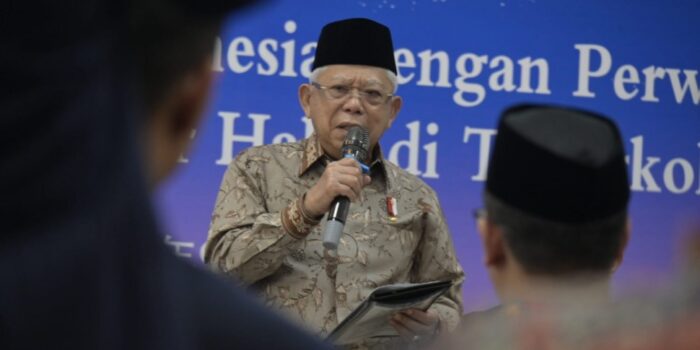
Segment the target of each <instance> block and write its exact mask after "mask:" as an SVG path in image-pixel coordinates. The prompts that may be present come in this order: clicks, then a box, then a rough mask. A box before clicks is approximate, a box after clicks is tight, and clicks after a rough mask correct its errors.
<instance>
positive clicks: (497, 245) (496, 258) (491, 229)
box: [477, 219, 506, 267]
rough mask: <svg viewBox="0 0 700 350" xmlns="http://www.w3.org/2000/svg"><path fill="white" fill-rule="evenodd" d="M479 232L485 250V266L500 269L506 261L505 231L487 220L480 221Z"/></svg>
mask: <svg viewBox="0 0 700 350" xmlns="http://www.w3.org/2000/svg"><path fill="white" fill-rule="evenodd" d="M477 230H478V231H479V236H480V238H481V243H482V246H483V249H484V265H486V267H500V266H503V265H504V264H505V261H506V249H505V241H504V239H503V231H502V230H501V228H499V227H498V226H496V225H494V224H493V223H491V222H489V221H488V220H487V219H479V221H478V223H477Z"/></svg>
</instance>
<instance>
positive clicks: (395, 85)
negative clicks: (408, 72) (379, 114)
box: [309, 66, 399, 95]
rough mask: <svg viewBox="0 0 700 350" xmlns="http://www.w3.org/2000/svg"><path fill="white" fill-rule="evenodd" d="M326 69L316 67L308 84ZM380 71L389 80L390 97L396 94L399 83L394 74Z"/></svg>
mask: <svg viewBox="0 0 700 350" xmlns="http://www.w3.org/2000/svg"><path fill="white" fill-rule="evenodd" d="M326 68H328V66H323V67H318V68H316V69H314V70H313V71H312V72H311V75H309V83H313V82H315V81H316V79H317V78H318V76H319V75H320V74H321V72H323V71H324V70H326ZM380 69H382V70H384V71H385V72H386V76H387V78H389V82H390V83H391V87H392V89H391V93H392V95H393V94H396V91H398V89H399V82H398V78H397V77H396V74H394V72H392V71H390V70H388V69H384V68H380Z"/></svg>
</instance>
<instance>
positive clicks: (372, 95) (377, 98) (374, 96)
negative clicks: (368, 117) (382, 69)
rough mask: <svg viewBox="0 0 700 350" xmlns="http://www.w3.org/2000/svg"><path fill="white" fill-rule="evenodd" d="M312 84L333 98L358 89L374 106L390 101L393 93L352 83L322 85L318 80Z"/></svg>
mask: <svg viewBox="0 0 700 350" xmlns="http://www.w3.org/2000/svg"><path fill="white" fill-rule="evenodd" d="M311 85H313V86H314V87H316V88H317V89H320V90H323V91H325V92H326V93H327V94H328V96H330V97H331V98H332V99H335V100H340V99H344V98H346V97H347V96H348V95H350V92H351V91H352V90H357V94H358V96H359V97H360V98H361V99H362V100H363V101H365V102H367V103H368V104H370V105H372V106H378V105H381V104H383V103H386V102H387V101H389V98H391V97H392V96H394V95H393V94H387V93H384V92H381V91H379V90H376V89H360V88H356V87H354V86H352V85H331V86H326V85H321V84H319V83H317V82H315V81H314V82H311Z"/></svg>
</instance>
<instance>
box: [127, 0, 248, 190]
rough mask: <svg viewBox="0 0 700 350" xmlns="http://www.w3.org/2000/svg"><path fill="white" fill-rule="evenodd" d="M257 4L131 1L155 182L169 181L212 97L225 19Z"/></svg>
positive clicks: (148, 156) (149, 159)
mask: <svg viewBox="0 0 700 350" xmlns="http://www.w3.org/2000/svg"><path fill="white" fill-rule="evenodd" d="M252 2H253V1H252V0H237V1H220V0H210V1H189V0H146V1H132V4H131V5H130V13H129V40H130V42H131V43H132V44H133V45H134V52H135V53H134V55H133V61H134V63H135V73H136V77H137V78H138V80H140V85H139V86H140V90H139V96H140V99H141V100H140V102H141V105H142V107H143V112H144V114H145V115H146V119H145V120H144V123H145V128H143V135H141V136H142V138H143V142H144V147H145V148H144V150H145V153H144V155H145V162H146V164H147V167H146V171H147V173H148V180H149V184H150V185H151V186H155V185H157V184H158V183H159V182H160V181H162V180H163V179H165V178H166V177H167V176H168V175H169V174H170V173H171V172H172V170H173V169H174V168H175V166H176V165H177V161H178V159H179V158H180V156H182V155H183V153H185V152H186V151H187V149H188V148H189V145H190V143H191V135H192V132H193V130H194V129H195V128H196V127H197V125H198V124H199V122H200V120H201V118H202V114H203V112H204V108H205V107H206V103H207V102H208V97H209V95H210V91H211V86H212V82H213V74H214V73H213V72H212V69H211V62H212V54H213V50H214V41H215V38H216V36H217V35H218V34H219V30H220V29H221V25H222V22H223V20H224V19H225V17H226V16H227V15H228V14H229V13H230V12H231V11H232V10H235V9H238V8H239V7H241V6H244V5H248V4H249V3H252Z"/></svg>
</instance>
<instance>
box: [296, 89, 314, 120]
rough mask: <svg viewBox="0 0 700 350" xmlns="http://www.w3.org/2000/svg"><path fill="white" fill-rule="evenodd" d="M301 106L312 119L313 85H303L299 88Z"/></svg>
mask: <svg viewBox="0 0 700 350" xmlns="http://www.w3.org/2000/svg"><path fill="white" fill-rule="evenodd" d="M299 105H301V109H303V110H304V115H306V117H307V118H311V85H310V84H301V85H300V86H299Z"/></svg>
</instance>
